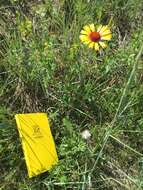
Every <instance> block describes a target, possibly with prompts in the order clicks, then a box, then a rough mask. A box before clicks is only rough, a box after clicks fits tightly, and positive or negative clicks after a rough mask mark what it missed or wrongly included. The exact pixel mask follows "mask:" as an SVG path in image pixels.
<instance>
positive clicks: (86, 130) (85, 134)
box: [81, 129, 91, 140]
mask: <svg viewBox="0 0 143 190" xmlns="http://www.w3.org/2000/svg"><path fill="white" fill-rule="evenodd" d="M81 136H82V138H83V139H86V140H87V139H89V138H90V137H91V133H90V131H89V130H88V129H85V130H84V131H82V132H81Z"/></svg>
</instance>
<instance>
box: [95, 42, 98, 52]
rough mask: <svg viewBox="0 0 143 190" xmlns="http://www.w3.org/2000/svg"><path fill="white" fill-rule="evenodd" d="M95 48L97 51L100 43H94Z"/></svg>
mask: <svg viewBox="0 0 143 190" xmlns="http://www.w3.org/2000/svg"><path fill="white" fill-rule="evenodd" d="M94 49H95V50H96V51H99V45H98V43H94Z"/></svg>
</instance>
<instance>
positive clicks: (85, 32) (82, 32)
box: [80, 30, 89, 35]
mask: <svg viewBox="0 0 143 190" xmlns="http://www.w3.org/2000/svg"><path fill="white" fill-rule="evenodd" d="M80 33H81V34H85V35H88V34H89V32H87V31H85V30H81V32H80Z"/></svg>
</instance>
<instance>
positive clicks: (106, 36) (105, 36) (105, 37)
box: [101, 34, 112, 40]
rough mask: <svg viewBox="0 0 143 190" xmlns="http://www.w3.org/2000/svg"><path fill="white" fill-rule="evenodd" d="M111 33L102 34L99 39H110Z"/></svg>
mask: <svg viewBox="0 0 143 190" xmlns="http://www.w3.org/2000/svg"><path fill="white" fill-rule="evenodd" d="M111 38H112V34H106V35H104V36H101V40H111Z"/></svg>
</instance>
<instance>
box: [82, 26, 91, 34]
mask: <svg viewBox="0 0 143 190" xmlns="http://www.w3.org/2000/svg"><path fill="white" fill-rule="evenodd" d="M83 29H84V30H85V31H86V32H88V33H89V32H91V29H90V27H89V26H88V25H86V26H84V27H83Z"/></svg>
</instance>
